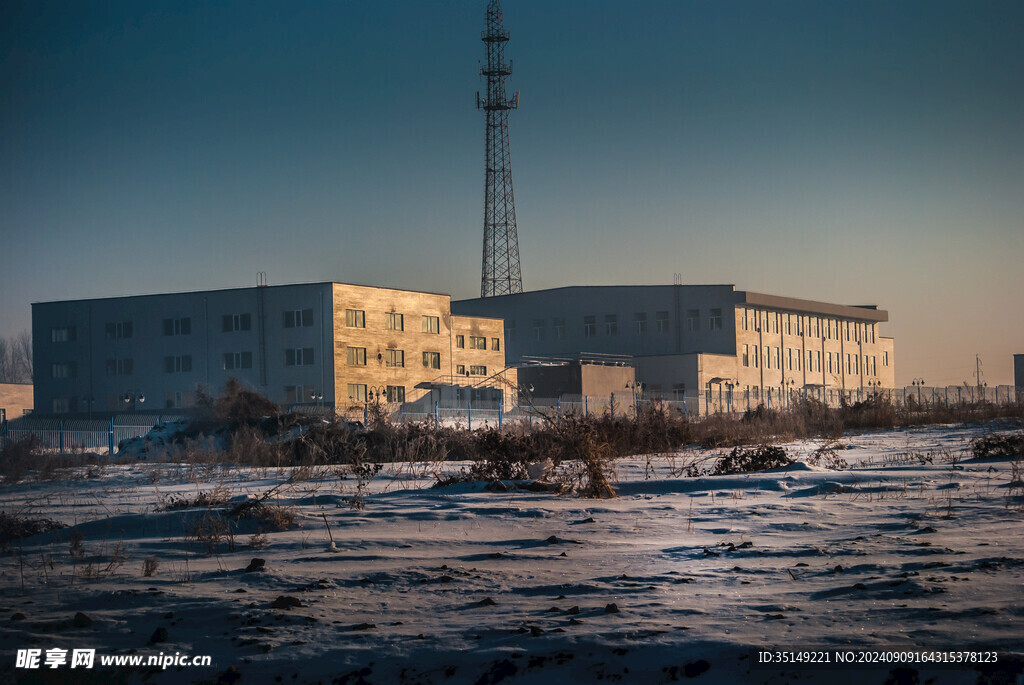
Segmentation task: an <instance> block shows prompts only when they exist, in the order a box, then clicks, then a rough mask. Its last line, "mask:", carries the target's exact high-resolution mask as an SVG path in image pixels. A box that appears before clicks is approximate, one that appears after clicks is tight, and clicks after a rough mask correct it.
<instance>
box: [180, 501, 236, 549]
mask: <svg viewBox="0 0 1024 685" xmlns="http://www.w3.org/2000/svg"><path fill="white" fill-rule="evenodd" d="M185 539H186V540H189V541H192V542H196V543H198V544H199V545H201V546H202V547H203V548H204V550H205V551H206V553H207V554H214V553H216V552H217V551H219V549H220V546H221V543H223V542H225V541H227V542H228V546H229V549H231V550H233V549H234V535H233V533H232V531H231V524H230V523H229V522H228V521H227V520H226V519H224V518H223V517H221V515H220V514H219V513H217V512H214V511H211V510H209V509H207V510H206V512H205V513H204V514H203V516H202V518H200V519H199V520H197V521H195V522H194V523H193V524H192V525H191V526H190V527H189V529H188V532H187V533H186V534H185Z"/></svg>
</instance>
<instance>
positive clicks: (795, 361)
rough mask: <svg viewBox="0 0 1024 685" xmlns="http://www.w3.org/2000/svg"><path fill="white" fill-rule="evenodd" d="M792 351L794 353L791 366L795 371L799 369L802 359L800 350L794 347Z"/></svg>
mask: <svg viewBox="0 0 1024 685" xmlns="http://www.w3.org/2000/svg"><path fill="white" fill-rule="evenodd" d="M793 352H795V353H796V354H794V355H793V366H794V367H795V368H796V370H797V371H799V370H800V362H801V361H802V360H803V355H801V354H800V350H797V349H794V350H793Z"/></svg>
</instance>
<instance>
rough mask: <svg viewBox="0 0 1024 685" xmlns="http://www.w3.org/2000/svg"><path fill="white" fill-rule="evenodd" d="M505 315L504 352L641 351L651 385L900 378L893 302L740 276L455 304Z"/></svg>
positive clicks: (746, 392) (693, 387)
mask: <svg viewBox="0 0 1024 685" xmlns="http://www.w3.org/2000/svg"><path fill="white" fill-rule="evenodd" d="M452 311H454V312H456V313H458V314H466V315H479V316H492V317H496V318H502V319H504V322H505V345H506V358H507V359H508V362H509V364H516V363H518V362H520V361H522V360H523V359H524V358H530V357H543V356H555V357H558V356H569V357H571V356H580V355H584V356H585V355H588V354H594V353H597V354H614V355H628V356H630V357H632V363H633V364H634V365H635V367H636V378H637V380H638V381H640V382H642V383H643V384H644V386H645V389H646V390H645V392H646V393H647V395H648V396H652V395H654V396H661V397H663V398H665V399H682V398H683V397H684V396H687V395H688V396H691V397H692V396H694V395H700V396H705V395H711V394H716V393H722V392H723V391H724V392H728V393H729V394H730V397H733V398H737V400H738V401H742V400H749V401H752V402H753V403H754V404H758V403H761V402H772V401H778V400H779V399H782V398H785V397H787V396H792V393H794V392H797V391H799V392H801V393H806V394H811V395H814V396H817V397H820V398H822V399H826V400H830V401H836V400H837V399H838V398H839V396H840V395H845V396H846V397H847V398H849V399H854V400H855V399H857V398H858V397H864V396H866V394H867V393H870V392H872V391H873V390H875V389H880V388H892V387H893V386H894V384H895V375H894V371H895V358H894V348H893V340H892V338H887V337H883V336H882V335H880V332H879V330H878V327H879V325H880V324H882V323H884V322H886V321H888V318H889V317H888V312H886V311H884V310H880V309H878V308H876V307H875V306H847V305H838V304H830V303H824V302H815V301H810V300H801V299H796V298H788V297H779V296H774V295H767V294H763V293H755V292H748V291H739V290H736V289H735V287H734V286H732V285H650V286H572V287H565V288H555V289H551V290H541V291H533V292H527V293H521V294H515V295H504V296H500V297H489V298H479V299H472V300H461V301H456V302H453V303H452Z"/></svg>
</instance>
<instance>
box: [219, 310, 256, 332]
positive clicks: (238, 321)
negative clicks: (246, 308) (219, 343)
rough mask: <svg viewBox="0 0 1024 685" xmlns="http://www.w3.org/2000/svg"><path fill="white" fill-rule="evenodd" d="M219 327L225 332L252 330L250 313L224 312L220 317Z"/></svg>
mask: <svg viewBox="0 0 1024 685" xmlns="http://www.w3.org/2000/svg"><path fill="white" fill-rule="evenodd" d="M221 328H222V329H223V331H224V332H225V333H230V332H232V331H248V330H252V315H251V314H225V315H224V316H223V317H221Z"/></svg>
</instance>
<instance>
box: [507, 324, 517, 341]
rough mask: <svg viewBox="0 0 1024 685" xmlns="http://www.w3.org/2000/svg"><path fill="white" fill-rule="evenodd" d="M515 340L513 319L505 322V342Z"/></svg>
mask: <svg viewBox="0 0 1024 685" xmlns="http://www.w3.org/2000/svg"><path fill="white" fill-rule="evenodd" d="M515 339H516V322H515V319H513V320H512V321H506V322H505V340H509V341H511V340H515Z"/></svg>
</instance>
